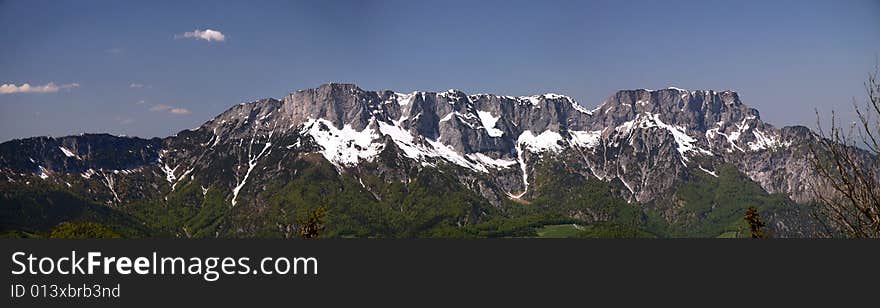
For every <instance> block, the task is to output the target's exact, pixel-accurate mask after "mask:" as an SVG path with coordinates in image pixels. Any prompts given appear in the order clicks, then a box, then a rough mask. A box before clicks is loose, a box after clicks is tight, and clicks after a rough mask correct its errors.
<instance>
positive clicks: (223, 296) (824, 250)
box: [0, 239, 880, 307]
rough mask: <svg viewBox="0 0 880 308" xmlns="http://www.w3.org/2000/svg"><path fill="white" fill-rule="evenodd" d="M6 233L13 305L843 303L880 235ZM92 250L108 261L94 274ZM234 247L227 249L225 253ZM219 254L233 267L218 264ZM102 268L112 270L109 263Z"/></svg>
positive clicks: (862, 284) (860, 296) (866, 294)
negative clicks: (188, 236) (77, 236)
mask: <svg viewBox="0 0 880 308" xmlns="http://www.w3.org/2000/svg"><path fill="white" fill-rule="evenodd" d="M0 243H2V246H3V257H4V258H6V261H5V262H3V264H4V268H3V277H4V281H5V282H6V286H5V287H6V288H7V291H6V292H7V299H6V302H7V303H10V304H11V305H12V306H15V307H18V306H39V307H45V306H70V305H79V306H88V307H100V306H113V307H156V306H158V305H171V306H172V307H179V306H189V305H196V306H197V307H206V306H208V305H223V306H230V305H244V307H256V306H264V305H270V304H279V305H284V306H285V307H297V306H303V305H323V306H326V305H330V306H336V305H342V304H354V305H366V304H370V306H374V305H384V304H397V305H403V306H410V307H412V306H424V305H437V304H441V305H448V306H473V305H476V304H478V303H481V304H490V305H493V306H496V305H501V304H516V305H518V306H519V305H524V304H530V303H533V304H535V305H538V306H540V307H543V306H547V305H550V304H561V303H571V304H576V305H589V304H591V303H600V302H603V303H611V304H614V305H634V304H650V305H652V306H653V305H659V304H664V305H666V304H674V305H679V304H688V303H690V304H696V305H701V306H710V307H711V306H715V305H719V304H729V303H731V302H735V303H743V304H749V303H753V304H761V305H760V306H764V305H763V304H767V303H768V302H767V300H769V299H768V298H767V297H768V296H769V297H771V298H772V299H773V300H774V301H777V302H778V303H785V304H787V305H786V306H790V305H791V304H793V303H812V304H816V303H821V301H818V302H817V300H828V302H827V303H829V304H834V305H835V306H838V305H840V304H843V303H858V302H859V300H865V299H868V300H873V296H874V295H873V294H875V291H876V290H877V287H876V284H873V283H872V282H871V281H872V280H870V279H872V278H875V277H878V274H880V267H878V266H877V257H878V256H880V254H878V251H880V244H878V243H877V242H876V241H840V240H812V241H810V240H753V241H749V240H738V241H736V240H562V239H560V240H555V239H552V240H537V239H522V240H520V239H506V240H439V239H438V240H311V241H300V240H297V241H288V240H8V239H7V240H0ZM90 252H91V253H92V256H93V258H94V260H95V261H100V263H97V262H96V263H95V264H96V266H95V267H93V268H92V270H93V273H92V274H87V271H88V270H89V266H88V264H89V253H90ZM95 253H100V256H98V255H95ZM28 257H32V258H31V259H30V261H29V260H28ZM81 257H82V258H81ZM163 257H165V258H177V257H179V258H180V260H184V262H185V263H186V265H187V266H191V267H192V269H193V271H192V272H187V273H186V274H184V273H181V271H180V270H179V269H181V268H182V267H181V266H180V263H177V264H176V265H175V266H177V267H176V272H175V273H171V272H170V269H171V266H166V267H165V268H164V270H165V272H164V273H162V272H161V268H160V267H161V266H160V265H159V264H160V263H161V260H162V258H163ZM104 258H113V259H112V262H105V261H108V259H104ZM139 258H140V259H141V260H140V261H138V259H139ZM227 258H228V259H229V260H231V261H224V259H227ZM267 258H268V259H267ZM309 258H313V259H309ZM76 259H79V260H80V261H79V262H80V264H79V268H78V269H77V268H76V266H75V265H74V263H76V262H77V260H76ZM121 259H129V260H130V261H131V262H128V261H121ZM41 260H42V261H41ZM58 260H62V262H61V263H58ZM175 260H176V261H177V262H179V261H180V260H177V259H175ZM211 260H213V261H211ZM263 260H268V261H263ZM278 260H283V261H278ZM306 260H308V261H306ZM166 261H167V260H166ZM29 262H30V263H33V264H29ZM224 262H225V263H224ZM40 263H42V264H40ZM50 263H51V264H50ZM120 263H121V264H122V265H119V264H120ZM261 263H262V264H261ZM167 264H174V262H170V263H166V265H167ZM194 264H195V265H194ZM285 264H288V265H289V266H285ZM59 265H60V266H59ZM224 265H228V266H227V268H226V269H228V270H229V272H230V273H231V274H224V273H223V272H222V271H223V270H224V269H223V266H224ZM41 266H42V267H41ZM50 267H52V270H51V271H49V270H50ZM294 267H295V268H296V270H294V269H293V268H294ZM285 268H286V270H285ZM71 269H72V270H73V273H71ZM105 269H106V270H108V271H109V272H110V273H109V274H105V273H104V272H103V271H104V270H105ZM31 270H33V271H36V272H37V274H31V272H30V271H31ZM59 270H60V271H64V272H67V273H68V274H59ZM120 270H121V271H120ZM196 270H198V271H199V272H198V273H197V272H196ZM264 270H266V271H264ZM22 271H23V273H21V274H14V273H16V272H22ZM40 271H44V272H47V271H48V272H52V273H49V274H42V273H40ZM80 271H82V272H80ZM138 271H140V272H141V273H143V274H140V273H138ZM294 271H296V273H295V274H294ZM207 272H211V273H216V274H217V275H213V274H211V275H206V273H207ZM280 273H283V274H280ZM214 278H216V279H214ZM865 279H868V280H867V281H865ZM95 285H98V286H97V287H96V286H95ZM86 289H88V290H89V291H86ZM53 290H54V291H53ZM62 293H63V294H62ZM254 305H256V306H254ZM4 306H5V305H4Z"/></svg>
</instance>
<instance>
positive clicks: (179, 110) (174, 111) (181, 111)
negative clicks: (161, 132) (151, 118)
mask: <svg viewBox="0 0 880 308" xmlns="http://www.w3.org/2000/svg"><path fill="white" fill-rule="evenodd" d="M168 112H170V113H171V114H180V115H184V114H190V112H189V109H186V108H171V110H169V111H168Z"/></svg>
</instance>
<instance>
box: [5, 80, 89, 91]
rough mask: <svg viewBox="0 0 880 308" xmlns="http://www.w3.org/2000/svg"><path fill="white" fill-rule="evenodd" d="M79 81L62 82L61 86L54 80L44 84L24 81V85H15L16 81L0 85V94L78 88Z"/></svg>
mask: <svg viewBox="0 0 880 308" xmlns="http://www.w3.org/2000/svg"><path fill="white" fill-rule="evenodd" d="M78 87H79V84H78V83H67V84H62V85H61V86H58V85H56V84H55V83H54V82H50V83H47V84H44V85H33V86H32V85H30V84H29V83H24V84H22V85H20V86H19V85H15V84H14V83H4V84H3V85H0V94H13V93H55V92H58V90H59V89H64V90H70V89H73V88H78Z"/></svg>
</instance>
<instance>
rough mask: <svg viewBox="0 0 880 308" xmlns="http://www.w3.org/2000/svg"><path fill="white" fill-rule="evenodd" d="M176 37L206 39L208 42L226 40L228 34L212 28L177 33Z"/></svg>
mask: <svg viewBox="0 0 880 308" xmlns="http://www.w3.org/2000/svg"><path fill="white" fill-rule="evenodd" d="M174 37H175V38H191V39H195V40H205V41H208V42H225V41H226V35H223V32H220V31H217V30H212V29H205V30H199V29H195V30H193V31H190V32H184V33H183V34H178V35H175V36H174Z"/></svg>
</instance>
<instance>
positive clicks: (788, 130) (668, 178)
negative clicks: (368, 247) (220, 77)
mask: <svg viewBox="0 0 880 308" xmlns="http://www.w3.org/2000/svg"><path fill="white" fill-rule="evenodd" d="M815 138H816V137H815V136H814V134H813V133H812V132H811V131H810V130H809V129H807V128H804V127H785V128H782V129H779V128H776V127H774V126H772V125H770V124H767V123H764V122H763V121H762V120H761V118H760V114H759V112H758V111H757V110H755V109H752V108H749V107H748V106H747V105H745V104H743V102H741V101H740V99H739V96H738V95H737V94H736V93H735V92H732V91H720V92H718V91H688V90H682V89H677V88H669V89H662V90H653V91H652V90H624V91H619V92H617V93H615V94H614V95H612V96H610V97H609V98H608V99H606V100H605V101H604V102H603V103H602V104H601V105H599V106H598V108H596V109H594V110H587V109H585V108H584V107H582V106H581V105H580V104H578V103H577V102H575V101H574V100H572V99H571V98H569V97H567V96H564V95H558V94H543V95H535V96H523V97H512V96H501V95H492V94H474V95H468V94H466V93H463V92H461V91H456V90H449V91H445V92H418V91H417V92H411V93H397V92H393V91H365V90H362V89H360V88H358V87H357V86H355V85H351V84H335V83H334V84H325V85H322V86H320V87H318V88H315V89H307V90H300V91H296V92H293V93H291V94H289V95H287V96H285V97H283V98H281V99H271V98H270V99H263V100H259V101H254V102H250V103H243V104H239V105H236V106H233V107H231V108H230V109H228V110H227V111H225V112H223V113H222V114H220V115H218V116H217V117H216V118H214V119H211V120H210V121H208V122H206V123H204V124H203V125H202V126H200V127H199V128H197V129H194V130H185V131H182V132H180V133H178V134H177V135H176V136H172V137H168V138H165V139H154V140H143V139H137V138H123V137H112V136H92V135H85V136H71V137H64V138H30V139H25V140H14V141H10V142H6V143H3V144H2V145H0V173H2V175H3V176H0V181H28V183H30V182H31V181H33V180H32V179H29V178H30V177H33V176H34V175H36V176H38V177H40V180H42V181H55V182H59V183H68V186H71V189H79V190H80V191H82V192H84V193H85V194H87V195H90V196H92V198H94V199H95V200H97V201H101V202H103V203H107V204H111V205H113V204H121V203H125V202H130V201H133V200H135V199H137V198H149V197H156V196H161V195H163V194H167V193H168V192H170V191H173V190H174V189H176V187H177V186H178V185H180V184H182V183H188V182H193V181H195V182H197V183H199V185H200V186H202V187H203V188H207V187H211V188H212V189H221V190H223V191H225V194H226V196H227V197H226V200H227V201H228V202H229V203H230V205H231V206H232V205H235V204H237V203H239V202H261V201H260V200H255V199H254V198H255V197H254V194H255V192H258V191H260V190H261V189H262V187H263V186H264V185H266V183H268V182H269V181H271V180H272V179H274V178H278V177H283V175H284V174H285V172H289V170H285V167H284V165H283V164H282V162H283V161H284V160H285V159H287V158H290V157H302V156H304V155H316V156H317V155H319V156H318V157H323V159H326V160H327V161H329V162H331V163H333V164H334V165H335V166H336V167H337V169H338V170H339V172H340V173H351V174H353V175H355V176H357V174H358V173H381V174H382V176H383V178H385V179H386V180H387V181H407V173H406V172H402V171H400V170H395V169H397V168H399V167H398V166H400V165H408V166H411V167H413V168H434V167H437V166H439V165H444V166H451V167H453V169H454V170H456V171H455V175H456V177H457V178H458V179H459V180H460V181H461V182H462V183H463V184H465V186H467V187H469V188H470V189H472V190H474V191H476V192H478V193H479V194H480V195H482V196H483V197H485V198H486V199H487V200H488V201H489V202H491V203H493V204H498V203H500V202H501V200H503V199H505V198H506V199H514V200H521V201H528V200H530V199H532V198H536V197H538V196H539V192H537V191H536V190H535V189H534V186H530V185H533V183H535V182H536V180H538V179H536V176H537V175H536V166H538V165H539V164H540V163H541V162H544V161H548V160H551V161H552V160H560V161H565V163H566V165H567V166H573V167H571V168H569V169H568V171H567V172H572V173H577V174H581V175H584V176H587V177H591V178H596V179H599V180H602V181H608V182H615V183H618V182H619V183H620V184H622V185H621V186H620V187H621V191H620V193H621V195H623V196H624V197H625V198H626V199H628V200H629V201H630V202H635V203H644V204H649V203H652V202H657V201H658V200H664V201H666V202H669V203H673V204H674V203H675V202H676V197H675V195H676V188H677V187H678V186H679V184H680V183H682V182H687V181H692V180H694V179H696V178H697V177H695V176H694V175H695V173H703V174H708V175H711V176H717V173H716V171H717V168H719V167H720V166H722V165H733V166H735V167H736V169H737V170H739V171H740V172H742V173H743V174H745V175H747V176H748V177H749V178H750V179H751V180H753V181H755V182H757V183H758V184H760V186H761V187H762V188H763V189H764V190H766V191H767V192H769V193H780V194H784V195H787V196H789V197H790V198H791V199H792V200H794V201H796V202H801V203H803V202H807V201H809V200H810V199H811V198H812V196H811V191H812V190H811V187H810V185H811V183H813V182H814V179H815V174H814V173H813V172H812V171H811V170H810V168H809V163H808V160H807V159H808V155H809V150H808V146H809V144H810V143H812V142H815V140H816V139H815ZM389 157H390V158H389ZM391 158H393V160H394V161H396V163H395V164H391V165H389V164H388V163H387V162H388V160H389V159H391ZM364 163H371V164H372V165H371V166H374V167H371V168H372V169H369V170H367V169H365V168H363V164H364ZM121 170H124V172H123V171H121ZM150 179H158V180H156V181H155V182H152V183H151V182H150ZM126 183H127V184H130V185H127V184H126ZM121 184H126V185H121ZM120 186H125V187H126V189H125V191H120V190H119V189H118V187H120ZM243 200H245V201H243Z"/></svg>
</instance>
